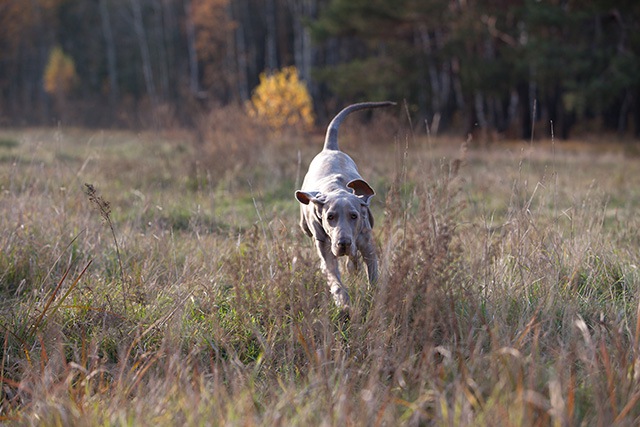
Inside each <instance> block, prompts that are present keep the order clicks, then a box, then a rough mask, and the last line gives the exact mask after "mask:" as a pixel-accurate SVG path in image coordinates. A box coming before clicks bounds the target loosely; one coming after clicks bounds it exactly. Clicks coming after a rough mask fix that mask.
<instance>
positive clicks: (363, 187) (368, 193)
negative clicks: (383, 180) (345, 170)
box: [347, 179, 376, 205]
mask: <svg viewBox="0 0 640 427" xmlns="http://www.w3.org/2000/svg"><path fill="white" fill-rule="evenodd" d="M347 187H349V188H350V189H352V190H353V194H355V195H356V196H358V197H359V198H360V199H361V200H362V202H363V203H364V204H365V205H369V199H370V198H371V197H372V196H373V195H375V194H376V192H375V191H373V188H371V186H370V185H369V184H368V183H367V181H365V180H363V179H354V180H353V181H349V183H348V184H347Z"/></svg>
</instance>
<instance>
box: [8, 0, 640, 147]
mask: <svg viewBox="0 0 640 427" xmlns="http://www.w3.org/2000/svg"><path fill="white" fill-rule="evenodd" d="M639 30H640V2H637V1H635V0H626V1H606V0H581V1H577V0H520V1H510V0H486V1H473V0H449V1H446V0H445V1H442V0H439V1H435V0H0V125H1V126H33V125H47V126H49V125H57V124H60V123H62V124H64V125H69V126H83V127H101V128H104V127H111V128H135V129H140V128H172V127H180V128H183V127H190V126H196V125H197V121H198V120H201V119H202V117H206V116H207V114H208V113H210V112H211V111H213V110H220V109H224V108H238V107H240V108H245V106H246V105H247V103H248V102H249V101H250V100H251V97H252V95H255V91H256V87H258V85H259V84H260V82H261V75H262V78H263V79H265V78H266V77H268V76H270V75H273V74H274V73H277V72H279V70H283V69H286V70H288V72H289V73H291V72H293V73H295V74H296V75H297V78H299V81H300V82H302V83H303V84H304V87H305V89H306V91H307V92H308V95H309V98H310V100H311V101H310V102H311V104H312V109H313V119H314V120H315V121H316V122H317V123H321V124H322V123H325V121H326V119H327V118H328V117H329V116H331V115H333V114H334V113H335V112H336V111H338V110H339V109H340V108H342V107H343V106H344V105H346V104H348V103H351V102H356V101H363V100H383V99H390V100H396V101H400V102H402V101H406V106H407V111H408V112H409V114H410V116H411V117H412V118H413V119H414V122H413V123H414V126H415V127H416V128H420V129H423V130H428V131H430V132H432V133H434V134H435V133H438V132H449V133H458V134H470V133H474V132H482V134H483V135H484V136H485V137H488V138H493V137H496V138H497V137H506V138H516V139H518V138H521V139H529V138H531V137H532V135H531V134H532V129H534V128H535V130H536V134H538V133H540V134H542V135H544V136H546V137H549V136H550V135H552V134H553V135H554V136H555V137H557V138H569V137H573V136H578V135H585V134H594V133H595V134H600V133H607V134H617V135H619V136H620V137H621V138H624V139H627V140H631V139H634V138H637V137H638V136H640V73H639V72H638V70H639V69H640V31H639ZM291 67H295V68H291ZM268 98H269V96H268V97H267V100H266V101H265V102H269V99H268ZM285 101H286V100H285ZM536 123H540V127H538V125H536V126H535V127H534V125H535V124H536Z"/></svg>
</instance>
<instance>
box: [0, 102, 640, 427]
mask: <svg viewBox="0 0 640 427" xmlns="http://www.w3.org/2000/svg"><path fill="white" fill-rule="evenodd" d="M225 114H231V117H236V116H234V115H235V114H237V112H236V113H228V112H227V113H225V112H219V113H217V114H216V116H215V117H225ZM384 122H385V123H387V124H389V123H395V126H396V127H397V128H396V129H393V130H392V131H391V132H389V128H391V127H392V126H385V127H384V128H380V129H377V130H376V129H373V130H372V129H371V127H369V128H367V127H359V126H357V125H355V123H354V126H350V125H349V124H348V123H345V126H344V131H345V132H344V134H343V139H342V141H341V143H342V145H343V148H345V151H348V152H349V153H350V154H352V155H353V157H354V158H355V159H356V161H357V163H358V164H359V165H360V167H361V172H362V174H363V176H365V177H366V178H369V180H370V182H371V183H372V184H373V186H374V188H376V189H377V190H378V195H377V196H376V199H375V202H374V205H373V211H374V216H375V217H376V227H375V230H376V238H377V240H378V245H379V248H380V255H381V256H380V258H381V268H382V272H381V273H382V274H381V280H380V282H379V284H378V286H376V287H375V288H369V287H367V286H366V280H365V278H364V277H363V276H362V275H357V276H355V277H354V276H347V277H346V280H347V283H348V287H349V290H350V293H351V296H352V301H353V311H352V313H351V317H350V319H348V320H345V319H344V318H342V317H341V316H340V315H339V313H338V311H337V310H336V308H335V307H334V306H333V304H332V302H331V298H330V296H329V293H328V292H327V289H326V288H325V285H324V281H323V278H322V277H321V275H320V273H319V271H318V268H317V267H318V265H317V264H318V261H317V257H316V256H315V254H314V252H313V248H312V245H311V242H310V241H308V239H307V238H306V236H303V235H302V233H301V232H300V231H299V230H298V229H297V219H298V206H297V205H296V201H295V200H294V198H293V191H294V190H295V185H296V182H299V179H300V176H301V173H303V172H304V167H305V166H306V165H307V164H308V162H309V161H310V159H311V157H312V156H313V155H314V154H315V152H317V151H318V150H319V148H320V146H321V136H319V135H315V136H313V137H311V138H310V139H309V138H307V140H305V138H304V137H302V136H295V135H284V136H283V135H280V136H278V137H269V138H268V137H265V136H264V134H262V139H259V138H257V135H256V134H255V133H254V132H255V130H251V129H250V127H251V126H248V125H244V126H236V127H234V126H228V125H225V126H227V127H224V126H222V127H215V126H213V125H212V124H211V123H210V122H209V124H207V125H205V124H203V127H202V128H201V133H200V136H201V139H202V141H201V142H193V141H192V140H191V137H190V136H189V135H186V134H173V135H147V134H143V135H133V134H127V133H102V132H98V133H90V132H86V131H80V130H73V129H70V130H66V129H57V130H40V131H37V130H33V131H22V132H2V133H1V134H0V140H2V141H9V142H7V143H3V144H0V170H1V171H2V173H0V189H1V191H2V198H0V210H1V212H2V214H1V215H0V226H1V227H2V230H4V231H3V233H2V234H1V235H0V293H1V295H2V299H1V301H2V302H0V332H1V335H0V337H1V338H2V357H1V360H0V362H1V365H0V393H1V399H2V403H1V404H0V417H1V418H0V419H1V420H2V421H6V422H9V423H15V424H18V425H32V424H38V425H40V424H44V425H55V424H61V425H83V426H84V425H142V426H144V425H154V426H155V425H236V424H238V425H262V424H265V425H367V426H370V425H373V426H375V425H431V424H438V425H488V424H491V425H518V426H520V425H548V424H554V425H574V424H576V425H577V424H582V423H584V424H587V425H610V424H612V423H617V424H619V425H635V424H637V423H638V421H639V420H640V409H639V408H640V384H639V381H640V374H639V370H640V357H639V356H640V354H639V352H640V346H639V343H640V322H639V321H638V319H639V317H638V301H639V300H638V296H639V292H640V289H639V278H638V272H637V265H636V263H637V253H638V246H639V243H640V239H639V237H638V231H637V230H638V219H637V215H635V212H636V211H637V207H638V206H637V205H638V203H639V202H638V201H639V200H640V194H638V193H639V192H640V190H639V189H640V182H638V181H639V180H640V178H639V177H640V173H639V172H640V160H638V159H636V158H633V157H630V156H625V152H624V150H622V149H618V147H616V146H615V145H607V146H605V145H599V146H598V147H599V148H598V150H595V149H593V148H592V147H593V146H589V150H582V149H578V148H576V147H581V145H580V144H578V143H575V144H570V145H564V144H563V143H553V144H551V143H535V144H533V145H531V144H520V143H504V144H500V145H495V146H491V147H489V148H484V149H475V148H474V149H471V148H470V149H467V150H461V149H460V146H461V144H460V143H459V141H457V140H444V139H432V138H430V139H427V138H422V137H418V136H415V135H414V134H412V133H411V132H408V131H407V130H406V128H407V126H406V125H403V124H402V123H401V121H397V120H396V121H395V122H393V121H392V120H391V119H389V118H388V117H386V118H385V121H384ZM214 123H215V121H214ZM226 123H229V122H226ZM239 129H244V130H242V131H240V130H239ZM363 139H364V140H370V139H371V140H375V139H385V140H386V141H387V142H388V143H387V144H383V143H380V142H377V143H375V144H371V145H369V144H367V143H363V142H359V141H361V140H363ZM230 141H232V142H234V144H230ZM252 141H259V142H258V143H257V144H256V145H252V144H253V142H252ZM238 147H241V149H239V148H238ZM602 147H604V148H602ZM612 147H613V148H612ZM85 183H88V184H91V185H93V188H94V190H95V191H96V193H94V195H93V197H94V199H95V198H100V200H101V201H102V202H108V203H109V209H110V211H109V214H108V215H107V218H105V215H104V214H103V215H102V217H101V213H100V212H96V210H95V209H94V208H93V207H92V203H91V201H90V200H89V199H88V197H87V195H86V194H85V192H84V189H85V186H84V184H85ZM94 203H95V201H94ZM112 230H113V233H112ZM116 243H117V245H116ZM118 248H119V253H118V250H117V249H118Z"/></svg>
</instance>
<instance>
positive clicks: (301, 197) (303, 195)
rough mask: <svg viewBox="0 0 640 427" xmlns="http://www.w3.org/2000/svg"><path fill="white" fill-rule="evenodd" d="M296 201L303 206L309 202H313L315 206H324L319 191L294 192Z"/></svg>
mask: <svg viewBox="0 0 640 427" xmlns="http://www.w3.org/2000/svg"><path fill="white" fill-rule="evenodd" d="M296 199H298V201H299V202H300V203H302V204H303V205H308V204H309V202H313V203H316V204H318V203H319V204H324V198H323V197H322V193H320V192H319V191H302V190H298V191H296Z"/></svg>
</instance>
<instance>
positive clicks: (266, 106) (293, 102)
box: [247, 67, 314, 132]
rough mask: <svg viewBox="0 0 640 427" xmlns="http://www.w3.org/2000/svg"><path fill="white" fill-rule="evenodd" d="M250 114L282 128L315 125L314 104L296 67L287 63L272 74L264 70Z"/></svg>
mask: <svg viewBox="0 0 640 427" xmlns="http://www.w3.org/2000/svg"><path fill="white" fill-rule="evenodd" d="M247 109H248V111H249V115H250V116H252V117H256V118H258V119H259V120H261V121H263V122H264V123H265V124H267V125H268V126H269V127H270V128H271V129H272V130H274V131H276V132H278V131H282V130H283V129H284V128H285V127H289V128H300V127H303V128H309V127H311V126H312V125H313V120H314V115H313V104H312V102H311V96H310V95H309V91H308V90H307V87H306V86H305V84H304V83H303V82H302V81H300V79H299V78H298V70H297V69H296V67H286V68H283V69H282V70H280V71H276V72H274V73H273V74H271V75H267V73H262V74H260V84H259V85H258V86H257V87H256V89H255V90H254V91H253V95H252V96H251V101H250V102H249V104H248V108H247Z"/></svg>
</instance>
